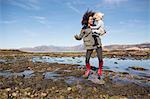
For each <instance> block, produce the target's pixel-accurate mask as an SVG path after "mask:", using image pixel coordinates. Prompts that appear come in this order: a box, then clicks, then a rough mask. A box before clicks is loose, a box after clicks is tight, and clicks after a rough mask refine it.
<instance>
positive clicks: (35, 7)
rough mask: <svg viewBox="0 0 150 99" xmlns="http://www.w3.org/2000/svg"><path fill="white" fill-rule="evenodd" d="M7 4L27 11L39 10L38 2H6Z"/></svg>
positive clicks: (24, 0) (16, 0)
mask: <svg viewBox="0 0 150 99" xmlns="http://www.w3.org/2000/svg"><path fill="white" fill-rule="evenodd" d="M8 3H10V4H11V5H14V6H18V7H21V8H23V9H27V10H31V9H33V10H39V9H41V8H40V6H39V0H8Z"/></svg>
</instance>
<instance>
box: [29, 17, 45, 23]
mask: <svg viewBox="0 0 150 99" xmlns="http://www.w3.org/2000/svg"><path fill="white" fill-rule="evenodd" d="M30 17H31V18H33V19H35V20H36V21H37V22H39V23H41V24H46V22H47V19H46V17H43V16H30Z"/></svg>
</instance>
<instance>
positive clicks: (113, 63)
mask: <svg viewBox="0 0 150 99" xmlns="http://www.w3.org/2000/svg"><path fill="white" fill-rule="evenodd" d="M33 62H49V63H62V64H78V65H81V66H83V65H85V57H61V58H60V57H48V56H43V57H34V58H33ZM90 64H91V66H94V67H97V68H98V59H97V57H95V58H91V59H90ZM132 66H138V67H142V68H145V69H147V70H145V71H138V70H133V69H131V68H129V67H132ZM103 70H111V71H114V72H127V73H129V74H134V75H139V76H146V77H150V60H133V59H125V60H121V59H119V58H104V66H103Z"/></svg>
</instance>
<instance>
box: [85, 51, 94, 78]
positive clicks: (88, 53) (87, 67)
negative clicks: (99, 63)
mask: <svg viewBox="0 0 150 99" xmlns="http://www.w3.org/2000/svg"><path fill="white" fill-rule="evenodd" d="M92 52H93V49H91V50H87V51H86V59H85V62H86V69H87V71H86V72H85V76H86V77H88V75H89V73H90V69H91V67H90V62H89V61H90V57H91V54H92Z"/></svg>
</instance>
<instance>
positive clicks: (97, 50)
mask: <svg viewBox="0 0 150 99" xmlns="http://www.w3.org/2000/svg"><path fill="white" fill-rule="evenodd" d="M96 52H97V57H98V60H99V69H98V75H99V76H102V66H103V59H102V47H98V48H97V49H96Z"/></svg>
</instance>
